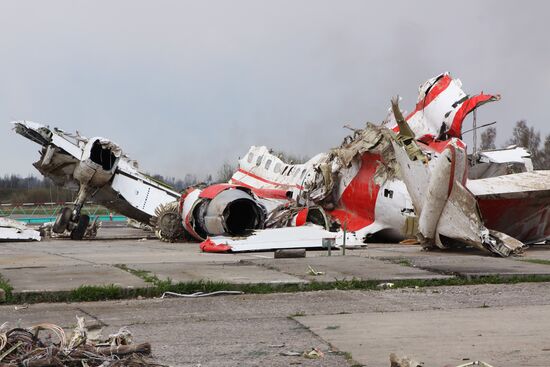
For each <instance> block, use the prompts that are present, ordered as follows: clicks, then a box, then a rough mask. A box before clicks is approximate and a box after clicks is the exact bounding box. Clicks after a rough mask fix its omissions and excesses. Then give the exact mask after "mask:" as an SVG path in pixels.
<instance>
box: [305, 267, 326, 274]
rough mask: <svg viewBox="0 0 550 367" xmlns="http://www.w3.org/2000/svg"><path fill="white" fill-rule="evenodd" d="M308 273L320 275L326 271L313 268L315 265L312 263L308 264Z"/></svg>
mask: <svg viewBox="0 0 550 367" xmlns="http://www.w3.org/2000/svg"><path fill="white" fill-rule="evenodd" d="M307 274H308V275H313V276H319V275H325V272H324V271H317V270H315V269H313V267H312V266H311V265H308V266H307Z"/></svg>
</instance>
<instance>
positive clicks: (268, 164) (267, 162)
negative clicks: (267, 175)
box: [265, 159, 271, 169]
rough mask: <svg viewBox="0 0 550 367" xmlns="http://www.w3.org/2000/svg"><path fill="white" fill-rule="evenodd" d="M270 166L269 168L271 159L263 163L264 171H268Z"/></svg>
mask: <svg viewBox="0 0 550 367" xmlns="http://www.w3.org/2000/svg"><path fill="white" fill-rule="evenodd" d="M270 166H271V159H268V160H267V161H266V162H265V169H269V167H270Z"/></svg>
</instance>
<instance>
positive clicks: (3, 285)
mask: <svg viewBox="0 0 550 367" xmlns="http://www.w3.org/2000/svg"><path fill="white" fill-rule="evenodd" d="M0 289H3V290H4V291H5V292H6V300H9V299H10V297H11V296H12V294H11V292H12V291H13V287H12V286H11V285H10V283H8V281H7V280H6V279H4V278H3V277H2V274H0Z"/></svg>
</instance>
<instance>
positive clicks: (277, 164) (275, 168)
mask: <svg viewBox="0 0 550 367" xmlns="http://www.w3.org/2000/svg"><path fill="white" fill-rule="evenodd" d="M273 172H275V173H279V172H281V164H280V163H276V164H275V167H274V168H273Z"/></svg>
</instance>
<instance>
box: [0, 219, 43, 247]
mask: <svg viewBox="0 0 550 367" xmlns="http://www.w3.org/2000/svg"><path fill="white" fill-rule="evenodd" d="M2 241H40V232H38V231H35V230H34V229H30V228H28V227H27V226H26V225H25V224H23V223H21V222H18V221H16V220H14V219H10V218H5V217H0V242H2Z"/></svg>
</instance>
